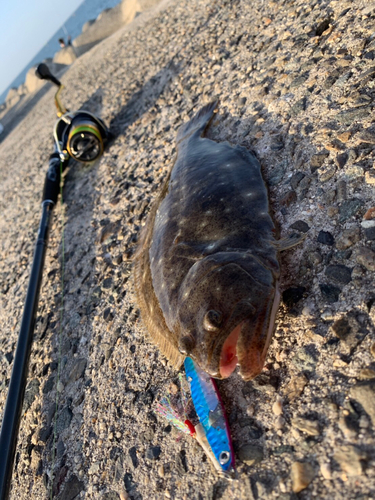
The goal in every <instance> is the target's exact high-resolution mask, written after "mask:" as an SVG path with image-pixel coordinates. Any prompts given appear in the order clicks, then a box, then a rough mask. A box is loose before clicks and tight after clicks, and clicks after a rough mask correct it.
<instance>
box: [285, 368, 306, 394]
mask: <svg viewBox="0 0 375 500" xmlns="http://www.w3.org/2000/svg"><path fill="white" fill-rule="evenodd" d="M307 383H308V379H307V377H306V375H305V374H304V373H300V374H298V375H295V376H292V378H291V380H290V382H289V383H288V385H287V386H286V387H285V390H284V394H285V396H286V397H287V398H288V399H289V401H293V400H294V399H296V398H298V397H299V396H300V395H301V394H302V393H303V390H304V388H305V387H306V385H307Z"/></svg>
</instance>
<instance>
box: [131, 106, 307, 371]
mask: <svg viewBox="0 0 375 500" xmlns="http://www.w3.org/2000/svg"><path fill="white" fill-rule="evenodd" d="M216 107H217V102H216V101H215V102H212V103H210V104H208V105H206V106H204V107H203V108H202V109H201V110H200V111H199V112H198V113H197V114H196V115H195V116H194V117H193V118H192V119H191V120H190V121H189V122H188V123H186V124H184V125H183V126H182V127H181V128H180V130H179V131H178V134H177V158H176V161H175V163H174V165H173V167H172V169H171V171H170V173H169V175H168V177H167V179H166V182H165V184H164V185H163V187H162V189H161V192H160V195H159V196H158V198H157V199H156V202H155V204H154V206H153V207H152V209H151V211H150V213H149V216H148V220H147V222H146V225H145V227H144V228H143V231H142V235H141V238H140V244H139V248H138V250H137V253H136V256H135V266H134V278H135V290H136V296H137V301H138V304H139V306H140V310H141V317H142V319H143V322H144V323H145V326H146V328H147V329H148V331H149V333H150V335H151V337H152V339H153V340H154V342H155V343H156V344H157V345H158V346H159V348H160V350H161V351H162V353H163V354H164V355H165V356H166V357H167V358H168V359H169V361H170V362H171V363H172V364H173V365H174V366H176V367H179V366H180V365H181V364H182V362H183V360H184V358H185V357H186V356H190V357H191V358H193V359H194V360H195V361H196V362H197V364H198V365H199V366H200V367H201V368H202V369H203V370H204V371H206V372H207V373H209V374H210V375H211V376H212V377H215V378H226V377H228V376H229V375H231V373H232V372H233V371H234V370H235V368H236V366H237V365H239V366H240V374H241V376H242V377H243V379H245V380H250V379H252V378H254V377H255V376H256V375H257V374H259V372H260V371H261V370H262V368H263V365H264V362H265V357H266V354H267V350H268V346H269V343H270V340H271V336H272V334H273V331H274V325H275V316H276V312H277V309H278V306H279V301H280V293H279V290H278V279H279V275H280V266H279V262H278V258H277V257H278V251H279V250H285V249H287V248H290V247H292V246H294V245H295V244H297V243H299V241H301V239H302V237H300V236H298V235H297V236H295V235H294V236H292V237H291V238H287V239H285V240H278V241H277V240H276V239H275V226H274V223H273V221H272V218H271V216H270V210H269V203H268V193H267V188H266V186H265V183H264V181H263V178H262V174H261V167H260V163H259V161H258V160H257V159H256V157H255V156H254V155H253V154H252V153H250V152H249V151H248V150H247V149H245V148H244V147H240V146H235V147H233V146H231V145H230V144H229V143H227V142H221V143H217V142H215V141H212V140H210V139H207V138H205V137H204V131H205V129H206V128H207V126H208V125H209V123H210V121H211V119H212V117H213V115H214V113H215V110H216Z"/></svg>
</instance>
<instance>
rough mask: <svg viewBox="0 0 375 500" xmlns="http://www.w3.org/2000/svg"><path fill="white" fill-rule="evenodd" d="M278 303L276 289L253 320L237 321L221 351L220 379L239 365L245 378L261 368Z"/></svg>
mask: <svg viewBox="0 0 375 500" xmlns="http://www.w3.org/2000/svg"><path fill="white" fill-rule="evenodd" d="M279 304H280V292H279V289H278V287H276V288H275V290H274V294H273V300H271V301H268V303H267V305H266V307H265V308H264V309H263V311H262V312H261V313H259V314H257V315H256V318H255V320H254V319H251V320H250V319H245V320H244V321H242V322H241V323H239V324H238V325H237V326H236V327H235V328H234V329H233V330H232V331H231V333H230V334H229V335H228V337H227V338H226V340H225V342H224V344H223V346H222V348H221V354H220V363H219V373H220V378H228V377H229V376H230V375H231V374H232V373H233V372H234V371H235V369H236V367H237V366H239V367H240V374H241V377H242V378H243V379H244V380H245V381H247V380H251V379H253V378H254V377H256V376H257V375H258V374H259V373H260V372H261V371H262V369H263V366H264V362H265V359H266V355H267V351H268V347H269V344H270V342H271V338H272V334H273V331H274V326H275V318H276V313H277V310H278V307H279Z"/></svg>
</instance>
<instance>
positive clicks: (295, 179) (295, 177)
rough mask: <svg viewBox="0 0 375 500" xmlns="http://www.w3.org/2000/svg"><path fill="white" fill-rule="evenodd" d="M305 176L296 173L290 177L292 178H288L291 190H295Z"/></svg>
mask: <svg viewBox="0 0 375 500" xmlns="http://www.w3.org/2000/svg"><path fill="white" fill-rule="evenodd" d="M305 175H306V174H304V173H303V172H296V173H295V174H293V175H292V177H291V178H290V185H291V186H292V189H294V190H296V189H297V187H298V185H299V183H300V182H301V181H302V179H303V178H304V177H305Z"/></svg>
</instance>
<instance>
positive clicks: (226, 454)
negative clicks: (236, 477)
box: [219, 451, 230, 465]
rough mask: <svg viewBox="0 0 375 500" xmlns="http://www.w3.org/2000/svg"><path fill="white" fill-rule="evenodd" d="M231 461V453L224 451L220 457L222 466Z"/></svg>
mask: <svg viewBox="0 0 375 500" xmlns="http://www.w3.org/2000/svg"><path fill="white" fill-rule="evenodd" d="M229 460H230V453H229V451H222V452H221V453H220V455H219V462H220V465H225V464H227V463H228V462H229Z"/></svg>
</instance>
